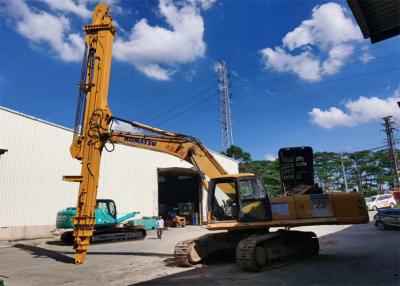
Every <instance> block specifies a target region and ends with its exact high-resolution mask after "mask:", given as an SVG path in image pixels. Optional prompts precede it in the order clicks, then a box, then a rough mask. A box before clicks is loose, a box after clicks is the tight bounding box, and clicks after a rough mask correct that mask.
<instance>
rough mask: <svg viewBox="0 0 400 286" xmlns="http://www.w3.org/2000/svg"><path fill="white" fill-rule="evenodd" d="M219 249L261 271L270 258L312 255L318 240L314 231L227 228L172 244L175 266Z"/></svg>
mask: <svg viewBox="0 0 400 286" xmlns="http://www.w3.org/2000/svg"><path fill="white" fill-rule="evenodd" d="M221 251H229V252H231V253H233V254H235V259H236V263H237V264H238V266H239V267H240V268H241V269H243V270H246V271H261V270H263V269H264V268H266V267H267V266H268V265H269V263H271V262H276V261H283V260H287V259H290V258H296V257H302V258H304V257H311V256H315V255H317V254H318V252H319V242H318V238H317V236H316V234H315V233H313V232H303V231H290V230H278V231H275V232H269V230H268V229H264V230H257V231H228V232H222V233H211V234H206V235H204V236H202V237H199V238H196V239H191V240H185V241H181V242H179V243H178V244H177V245H176V246H175V250H174V256H175V261H176V263H177V265H178V266H186V267H187V266H192V265H194V264H196V263H199V262H201V261H203V260H204V259H206V258H208V257H209V256H210V255H212V254H213V253H216V252H221Z"/></svg>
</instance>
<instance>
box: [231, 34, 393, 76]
mask: <svg viewBox="0 0 400 286" xmlns="http://www.w3.org/2000/svg"><path fill="white" fill-rule="evenodd" d="M398 45H399V41H394V42H391V43H386V44H384V45H378V46H372V47H370V48H369V50H367V51H366V52H373V51H375V50H379V49H382V48H386V47H390V46H398ZM356 53H357V54H358V55H362V53H364V51H363V52H359V51H357V52H356ZM344 54H345V53H340V54H339V53H338V54H337V55H344ZM249 69H250V70H253V69H254V65H248V64H246V65H238V66H234V67H232V68H231V70H233V71H238V70H242V71H244V70H249Z"/></svg>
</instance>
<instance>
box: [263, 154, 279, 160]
mask: <svg viewBox="0 0 400 286" xmlns="http://www.w3.org/2000/svg"><path fill="white" fill-rule="evenodd" d="M276 159H278V156H276V155H274V154H270V153H268V154H267V155H265V160H267V161H275V160H276Z"/></svg>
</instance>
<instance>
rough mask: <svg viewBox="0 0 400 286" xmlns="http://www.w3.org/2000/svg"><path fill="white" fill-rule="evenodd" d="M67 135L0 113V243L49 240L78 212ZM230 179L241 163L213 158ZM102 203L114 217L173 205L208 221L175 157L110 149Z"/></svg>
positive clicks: (194, 179) (191, 177)
mask: <svg viewBox="0 0 400 286" xmlns="http://www.w3.org/2000/svg"><path fill="white" fill-rule="evenodd" d="M72 137H73V133H72V130H70V129H68V128H65V127H62V126H59V125H55V124H52V123H49V122H46V121H44V120H40V119H37V118H34V117H31V116H27V115H25V114H21V113H19V112H16V111H13V110H10V109H7V108H4V107H0V203H1V206H0V240H13V239H26V238H35V237H41V236H48V235H49V234H50V233H51V231H53V230H54V229H55V220H56V214H57V211H59V210H61V209H64V208H66V207H73V206H75V204H76V199H77V194H78V188H79V185H78V183H70V182H65V181H63V180H62V176H64V175H79V174H80V166H81V165H80V162H79V161H78V160H75V159H73V158H72V157H71V155H70V153H69V147H70V145H71V142H72ZM212 153H213V155H214V156H215V157H216V159H217V160H218V162H220V163H221V165H222V166H223V167H224V168H225V170H227V172H228V173H237V172H238V163H237V162H236V161H234V160H232V159H230V158H227V157H225V156H222V155H220V154H218V153H215V152H212ZM100 173H101V175H100V182H99V189H98V196H97V197H98V198H99V199H112V200H114V201H115V203H116V206H117V212H118V216H121V215H124V214H127V213H129V212H132V211H139V212H140V213H141V215H142V216H156V215H159V214H162V212H164V211H166V209H168V208H169V207H175V206H176V205H177V203H178V202H181V203H188V202H191V203H193V204H194V208H195V211H196V212H198V213H199V214H200V216H202V218H203V220H204V219H205V216H206V212H205V207H206V203H205V201H206V196H205V191H204V190H202V189H201V181H200V179H199V176H198V174H197V172H196V171H195V170H194V167H193V166H192V165H191V164H189V163H187V162H186V161H183V160H181V159H179V158H176V157H174V156H171V155H168V154H164V153H159V152H153V151H148V150H144V149H140V148H132V147H127V146H123V145H115V149H114V151H113V152H111V153H109V152H106V151H103V153H102V161H101V170H100Z"/></svg>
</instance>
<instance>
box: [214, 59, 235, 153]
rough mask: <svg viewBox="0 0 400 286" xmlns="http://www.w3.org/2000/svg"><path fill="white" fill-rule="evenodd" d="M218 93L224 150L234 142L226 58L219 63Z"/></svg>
mask: <svg viewBox="0 0 400 286" xmlns="http://www.w3.org/2000/svg"><path fill="white" fill-rule="evenodd" d="M218 75H219V78H218V81H219V85H218V93H219V94H220V100H221V133H222V134H221V135H222V138H221V139H222V151H226V150H227V149H228V148H229V147H231V146H232V144H233V136H232V116H231V92H230V85H229V76H228V75H229V73H228V69H227V67H226V63H225V61H224V60H220V61H219V63H218Z"/></svg>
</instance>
